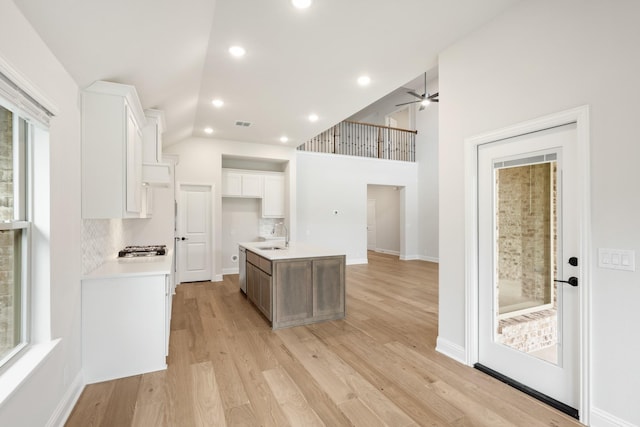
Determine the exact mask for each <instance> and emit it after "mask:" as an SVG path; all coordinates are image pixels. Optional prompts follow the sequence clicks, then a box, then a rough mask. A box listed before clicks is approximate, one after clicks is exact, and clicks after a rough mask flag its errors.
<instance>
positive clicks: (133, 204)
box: [125, 107, 142, 213]
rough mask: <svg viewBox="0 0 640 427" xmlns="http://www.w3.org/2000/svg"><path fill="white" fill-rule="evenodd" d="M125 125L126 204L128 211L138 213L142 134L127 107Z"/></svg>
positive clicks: (140, 191)
mask: <svg viewBox="0 0 640 427" xmlns="http://www.w3.org/2000/svg"><path fill="white" fill-rule="evenodd" d="M125 114H126V118H127V125H126V147H127V159H126V165H127V166H126V178H125V182H126V199H127V200H126V206H127V212H129V213H140V207H141V203H140V201H141V199H142V197H141V195H142V135H141V134H140V130H139V129H138V126H137V125H136V122H135V120H134V118H133V114H132V113H131V112H130V110H129V108H128V107H125Z"/></svg>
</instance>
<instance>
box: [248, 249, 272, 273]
mask: <svg viewBox="0 0 640 427" xmlns="http://www.w3.org/2000/svg"><path fill="white" fill-rule="evenodd" d="M247 262H250V263H251V264H253V265H255V266H256V267H258V268H259V269H260V270H262V271H264V272H265V273H267V274H268V275H269V276H271V261H269V260H268V259H266V258H262V257H261V256H260V255H257V254H254V253H253V252H251V251H247Z"/></svg>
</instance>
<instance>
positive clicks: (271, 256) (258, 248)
mask: <svg viewBox="0 0 640 427" xmlns="http://www.w3.org/2000/svg"><path fill="white" fill-rule="evenodd" d="M238 245H239V246H242V247H243V248H245V249H248V250H250V251H252V252H255V253H256V254H258V255H260V256H261V257H263V258H266V259H268V260H271V261H278V260H285V259H296V258H317V257H329V256H341V255H345V253H344V252H341V251H339V250H336V249H332V248H326V247H322V246H316V245H311V244H308V243H303V242H289V246H288V247H285V244H284V242H283V241H266V242H244V243H238ZM273 247H277V248H281V249H265V248H273Z"/></svg>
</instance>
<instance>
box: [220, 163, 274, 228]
mask: <svg viewBox="0 0 640 427" xmlns="http://www.w3.org/2000/svg"><path fill="white" fill-rule="evenodd" d="M285 194H286V192H285V176H284V174H283V173H282V172H268V171H253V170H242V169H222V197H254V198H255V197H257V198H261V199H262V216H263V217H264V218H284V217H285V216H286V215H285V200H286V197H285Z"/></svg>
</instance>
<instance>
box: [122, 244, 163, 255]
mask: <svg viewBox="0 0 640 427" xmlns="http://www.w3.org/2000/svg"><path fill="white" fill-rule="evenodd" d="M166 254H167V246H166V245H143V246H126V247H125V248H124V249H123V250H121V251H120V252H118V257H119V258H131V257H143V256H158V255H166Z"/></svg>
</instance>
